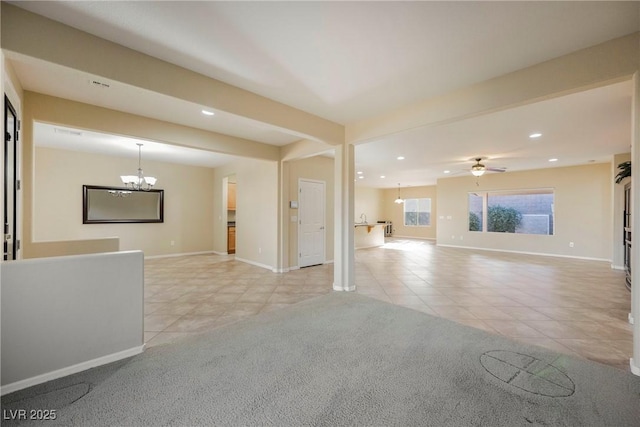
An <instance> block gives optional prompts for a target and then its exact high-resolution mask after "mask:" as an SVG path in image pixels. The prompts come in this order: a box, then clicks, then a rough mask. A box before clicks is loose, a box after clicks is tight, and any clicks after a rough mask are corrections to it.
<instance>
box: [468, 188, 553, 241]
mask: <svg viewBox="0 0 640 427" xmlns="http://www.w3.org/2000/svg"><path fill="white" fill-rule="evenodd" d="M531 194H551V195H552V196H553V200H552V202H551V206H550V209H551V214H550V215H548V218H549V220H550V224H552V227H550V228H549V232H548V233H547V234H543V233H518V232H508V231H489V224H488V222H489V219H488V218H489V215H488V210H489V208H490V207H491V205H490V203H489V198H490V197H491V196H494V197H495V196H509V195H511V196H525V195H531ZM471 196H476V197H482V211H481V212H480V213H481V215H480V230H471V213H476V212H475V211H472V210H471ZM555 204H556V189H555V188H553V187H541V188H523V189H510V190H485V191H470V192H468V193H467V231H469V232H472V233H502V234H519V235H527V236H554V235H556V234H557V231H556V218H555V215H556V210H555ZM523 215H541V214H523Z"/></svg>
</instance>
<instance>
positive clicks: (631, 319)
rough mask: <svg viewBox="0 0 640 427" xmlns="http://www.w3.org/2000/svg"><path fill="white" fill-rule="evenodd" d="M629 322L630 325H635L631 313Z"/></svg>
mask: <svg viewBox="0 0 640 427" xmlns="http://www.w3.org/2000/svg"><path fill="white" fill-rule="evenodd" d="M628 320H629V323H630V324H632V325H633V315H632V314H631V313H629V317H628Z"/></svg>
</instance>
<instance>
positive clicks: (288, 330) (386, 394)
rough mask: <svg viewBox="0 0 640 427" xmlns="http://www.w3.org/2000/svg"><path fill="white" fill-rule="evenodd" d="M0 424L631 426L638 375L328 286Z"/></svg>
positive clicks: (22, 405)
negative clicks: (33, 415) (49, 415)
mask: <svg viewBox="0 0 640 427" xmlns="http://www.w3.org/2000/svg"><path fill="white" fill-rule="evenodd" d="M2 403H3V410H4V411H5V412H6V411H7V410H12V411H15V410H17V409H29V408H36V409H54V408H55V409H56V411H57V412H56V414H57V419H56V420H55V421H50V422H47V423H46V424H43V423H31V422H27V423H19V422H15V421H13V422H12V421H10V420H6V419H5V420H3V421H4V422H3V425H19V424H24V425H30V424H32V425H63V426H70V425H81V426H97V425H122V426H135V425H149V426H157V425H177V426H193V425H203V426H210V425H228V426H252V425H274V426H301V425H303V426H304V425H319V426H322V425H327V426H335V425H338V426H341V425H367V426H368V425H380V426H391V425H398V426H407V425H409V426H410V425H427V426H521V425H546V426H638V423H639V420H640V378H639V377H635V376H633V375H631V374H628V373H625V372H622V371H620V370H617V369H614V368H611V367H607V366H604V365H600V364H596V363H593V362H587V361H584V360H579V359H574V358H571V357H568V356H564V355H560V354H557V353H553V352H551V351H549V350H545V349H542V348H537V347H532V346H527V345H524V344H520V343H516V342H514V341H510V340H508V339H505V338H502V337H499V336H495V335H491V334H487V333H484V332H482V331H479V330H476V329H473V328H468V327H465V326H462V325H459V324H456V323H453V322H450V321H447V320H444V319H440V318H436V317H433V316H430V315H427V314H424V313H420V312H417V311H413V310H410V309H406V308H402V307H398V306H394V305H391V304H388V303H384V302H381V301H377V300H374V299H370V298H367V297H364V296H361V295H357V294H351V293H333V294H329V295H326V296H322V297H318V298H315V299H312V300H309V301H305V302H302V303H299V304H296V305H294V306H292V307H290V308H286V309H282V310H280V311H275V312H271V313H265V314H262V315H258V316H256V317H254V318H251V319H248V320H245V321H241V322H238V323H235V324H232V325H228V326H225V327H222V328H220V329H218V330H215V331H213V332H210V333H206V334H202V335H198V336H194V337H192V338H188V339H186V340H183V341H181V342H180V343H178V344H170V345H164V346H159V347H155V348H152V349H149V350H148V351H146V352H145V353H144V354H142V355H139V356H136V357H134V358H131V359H129V360H128V361H125V362H120V363H117V364H114V365H113V366H110V367H103V368H100V369H97V370H95V371H90V372H87V373H83V374H78V375H76V376H74V377H71V378H66V379H61V380H57V381H53V382H52V383H49V384H46V385H42V386H39V387H35V388H33V389H31V390H25V391H21V392H17V393H14V394H12V395H9V396H5V397H4V398H3V399H2Z"/></svg>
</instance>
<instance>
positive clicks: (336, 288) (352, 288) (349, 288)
mask: <svg viewBox="0 0 640 427" xmlns="http://www.w3.org/2000/svg"><path fill="white" fill-rule="evenodd" d="M333 290H334V291H338V292H353V291H355V290H356V285H351V286H347V287H344V286H341V285H336V284H335V283H334V284H333Z"/></svg>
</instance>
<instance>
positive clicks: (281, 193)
mask: <svg viewBox="0 0 640 427" xmlns="http://www.w3.org/2000/svg"><path fill="white" fill-rule="evenodd" d="M277 236H278V248H277V257H276V267H275V268H274V272H276V273H285V272H287V271H289V162H287V161H284V160H280V161H279V162H278V226H277Z"/></svg>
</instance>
